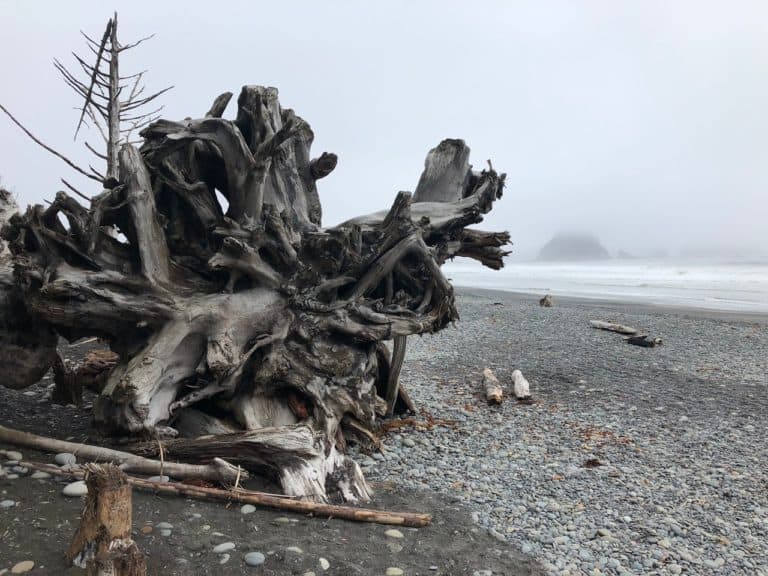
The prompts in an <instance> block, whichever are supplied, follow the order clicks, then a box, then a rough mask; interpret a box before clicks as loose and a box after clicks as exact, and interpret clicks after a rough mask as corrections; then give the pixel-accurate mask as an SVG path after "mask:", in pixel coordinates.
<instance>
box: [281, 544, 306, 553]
mask: <svg viewBox="0 0 768 576" xmlns="http://www.w3.org/2000/svg"><path fill="white" fill-rule="evenodd" d="M285 551H286V552H290V553H291V554H304V550H302V549H301V548H299V547H298V546H288V548H286V549H285Z"/></svg>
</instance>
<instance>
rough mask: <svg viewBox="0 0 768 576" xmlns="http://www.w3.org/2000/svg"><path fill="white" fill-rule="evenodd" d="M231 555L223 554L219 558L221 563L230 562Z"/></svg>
mask: <svg viewBox="0 0 768 576" xmlns="http://www.w3.org/2000/svg"><path fill="white" fill-rule="evenodd" d="M229 558H230V555H229V554H226V553H225V554H222V555H221V558H219V564H226V563H227V562H229Z"/></svg>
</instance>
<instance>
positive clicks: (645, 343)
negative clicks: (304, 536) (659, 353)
mask: <svg viewBox="0 0 768 576" xmlns="http://www.w3.org/2000/svg"><path fill="white" fill-rule="evenodd" d="M625 340H626V341H627V344H633V345H635V346H641V347H643V348H656V346H661V344H662V340H661V338H651V337H650V336H648V334H638V335H637V336H629V337H628V338H625Z"/></svg>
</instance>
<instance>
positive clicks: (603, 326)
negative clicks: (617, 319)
mask: <svg viewBox="0 0 768 576" xmlns="http://www.w3.org/2000/svg"><path fill="white" fill-rule="evenodd" d="M589 325H590V326H592V328H597V329H598V330H608V331H609V332H617V333H619V334H629V335H632V334H637V328H632V327H631V326H624V325H623V324H615V323H614V322H604V321H603V320H590V321H589Z"/></svg>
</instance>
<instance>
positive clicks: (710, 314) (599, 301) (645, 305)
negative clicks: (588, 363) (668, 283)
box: [454, 285, 768, 324]
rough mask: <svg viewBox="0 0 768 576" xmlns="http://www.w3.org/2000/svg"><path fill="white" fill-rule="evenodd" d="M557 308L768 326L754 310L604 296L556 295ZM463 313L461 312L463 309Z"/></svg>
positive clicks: (486, 292) (487, 293) (533, 296)
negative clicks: (578, 308)
mask: <svg viewBox="0 0 768 576" xmlns="http://www.w3.org/2000/svg"><path fill="white" fill-rule="evenodd" d="M454 288H455V289H456V292H457V293H459V294H461V295H464V296H476V297H483V298H488V299H511V300H515V301H531V302H533V303H535V304H536V305H537V306H538V302H539V299H540V298H541V297H542V296H543V295H544V294H543V293H542V294H538V293H533V292H521V291H516V290H499V289H495V288H475V287H471V286H464V285H459V286H456V285H454ZM552 299H553V302H554V306H557V305H558V302H561V303H564V304H569V305H574V306H587V307H594V308H608V309H611V310H612V311H616V312H622V313H636V314H676V315H679V316H683V317H686V318H693V319H702V320H725V321H729V322H747V323H751V324H754V323H758V324H768V312H761V311H751V310H718V309H715V308H706V307H695V306H684V305H680V304H662V303H656V302H637V301H629V300H621V299H613V298H605V297H600V296H595V297H589V296H561V295H556V294H553V295H552ZM459 313H461V310H459Z"/></svg>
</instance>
